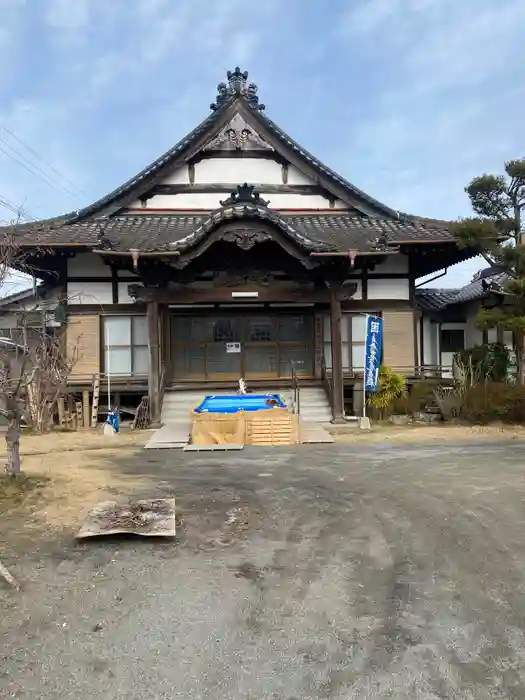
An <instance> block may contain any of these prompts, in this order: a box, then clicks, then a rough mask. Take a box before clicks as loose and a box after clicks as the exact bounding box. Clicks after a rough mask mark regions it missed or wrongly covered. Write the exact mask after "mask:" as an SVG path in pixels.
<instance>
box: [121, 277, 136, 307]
mask: <svg viewBox="0 0 525 700" xmlns="http://www.w3.org/2000/svg"><path fill="white" fill-rule="evenodd" d="M130 284H135V283H130V282H119V283H118V303H119V304H134V303H135V299H133V297H130V295H129V293H128V287H129V285H130ZM140 286H142V285H140Z"/></svg>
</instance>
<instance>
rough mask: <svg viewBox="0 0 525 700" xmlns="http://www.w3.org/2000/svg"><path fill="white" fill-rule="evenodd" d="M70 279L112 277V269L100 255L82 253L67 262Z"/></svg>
mask: <svg viewBox="0 0 525 700" xmlns="http://www.w3.org/2000/svg"><path fill="white" fill-rule="evenodd" d="M67 274H68V277H111V270H110V268H109V267H108V266H107V265H106V264H105V263H104V262H103V260H102V258H101V257H100V255H95V254H94V253H80V254H78V255H76V256H75V257H74V258H70V259H69V260H68V261H67Z"/></svg>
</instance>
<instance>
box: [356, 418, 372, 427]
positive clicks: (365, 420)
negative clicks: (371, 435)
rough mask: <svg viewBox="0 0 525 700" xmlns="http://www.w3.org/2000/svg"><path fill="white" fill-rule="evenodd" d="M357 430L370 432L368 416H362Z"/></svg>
mask: <svg viewBox="0 0 525 700" xmlns="http://www.w3.org/2000/svg"><path fill="white" fill-rule="evenodd" d="M359 428H360V429H361V430H371V429H372V426H371V425H370V418H369V417H368V416H362V417H361V418H360V419H359Z"/></svg>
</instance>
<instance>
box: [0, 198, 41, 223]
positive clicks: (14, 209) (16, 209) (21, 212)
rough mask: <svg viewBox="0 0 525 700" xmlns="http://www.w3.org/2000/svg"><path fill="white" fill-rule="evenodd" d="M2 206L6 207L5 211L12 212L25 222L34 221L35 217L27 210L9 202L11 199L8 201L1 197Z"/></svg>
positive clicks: (0, 204) (0, 203)
mask: <svg viewBox="0 0 525 700" xmlns="http://www.w3.org/2000/svg"><path fill="white" fill-rule="evenodd" d="M0 206H2V207H4V209H7V210H8V211H10V212H12V213H13V214H16V215H17V216H19V217H20V218H21V219H24V221H31V220H32V219H34V216H33V215H32V214H30V213H29V212H28V211H27V209H24V208H23V207H21V206H20V207H17V206H16V204H14V203H13V202H11V201H9V199H6V198H5V197H2V196H0Z"/></svg>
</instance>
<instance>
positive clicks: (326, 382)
mask: <svg viewBox="0 0 525 700" xmlns="http://www.w3.org/2000/svg"><path fill="white" fill-rule="evenodd" d="M321 381H322V383H323V388H324V390H325V393H326V395H327V397H328V401H329V403H330V408H331V409H332V410H333V408H334V404H333V395H332V381H331V379H330V376H329V374H328V369H327V367H326V360H325V358H324V357H323V356H321Z"/></svg>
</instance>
